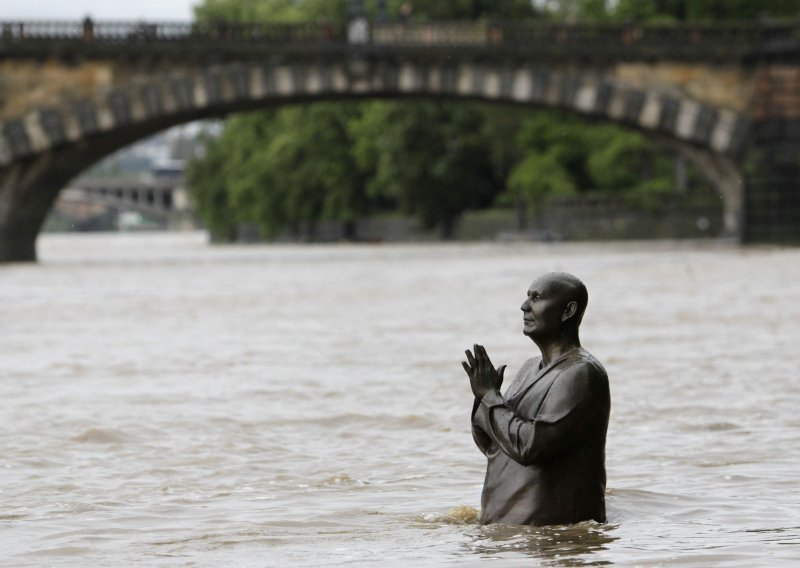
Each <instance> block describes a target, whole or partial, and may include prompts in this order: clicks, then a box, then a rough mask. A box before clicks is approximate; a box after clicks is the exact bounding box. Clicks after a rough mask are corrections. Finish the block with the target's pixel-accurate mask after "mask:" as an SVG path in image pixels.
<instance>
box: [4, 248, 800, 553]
mask: <svg viewBox="0 0 800 568" xmlns="http://www.w3.org/2000/svg"><path fill="white" fill-rule="evenodd" d="M40 250H41V256H42V262H41V263H40V264H39V265H35V266H23V265H16V266H5V267H0V301H1V302H2V303H1V304H0V330H2V342H0V565H3V566H15V567H16V566H134V565H135V566H151V565H152V566H248V567H249V566H254V567H256V566H301V567H303V566H398V567H399V566H448V565H453V566H483V565H486V564H490V565H492V566H600V565H611V564H615V565H622V566H797V565H800V410H798V409H800V349H798V347H797V344H798V340H800V250H798V249H782V248H747V249H739V248H736V247H735V246H732V245H728V244H720V243H706V244H698V243H643V244H638V243H633V244H631V243H628V244H622V243H606V244H554V245H541V244H513V245H501V244H474V245H399V246H398V245H392V246H381V245H369V246H368V245H364V246H351V245H341V246H340V245H333V246H310V247H305V246H274V247H245V248H234V247H222V248H209V247H207V246H206V245H205V239H204V237H203V235H199V234H189V235H119V236H47V237H43V238H42V240H41V243H40ZM549 270H568V271H572V272H575V273H576V274H578V275H579V276H581V277H582V278H583V279H584V280H585V281H586V283H587V285H588V286H589V291H590V296H591V299H590V304H589V310H588V312H587V315H586V318H585V320H584V326H583V343H584V345H585V346H586V347H587V348H588V349H589V350H591V351H592V352H594V353H595V355H597V356H598V357H599V358H600V359H601V360H602V361H604V362H605V364H606V366H607V369H608V371H609V375H610V377H611V388H612V399H613V402H612V404H613V409H612V421H611V426H610V430H609V441H608V451H607V454H608V474H609V490H608V508H609V521H610V522H609V523H608V524H607V525H597V524H594V523H585V524H581V525H577V526H572V527H553V528H546V529H535V528H520V527H504V526H491V527H481V526H479V525H477V524H476V523H475V521H474V517H475V508H476V507H478V504H479V497H480V488H481V483H482V476H483V468H484V462H483V457H482V456H481V454H480V453H478V451H477V449H476V448H475V447H474V446H473V443H472V440H471V438H470V434H469V422H468V418H469V410H470V407H471V397H470V392H469V388H468V385H467V382H466V378H465V376H464V375H463V371H462V369H461V368H460V364H459V362H460V360H461V357H462V354H463V350H464V349H465V348H466V347H468V346H470V345H471V344H472V343H473V342H476V341H479V342H483V343H484V344H485V345H486V347H487V349H488V350H489V353H490V354H491V355H492V356H493V359H494V361H495V362H496V363H497V364H500V363H503V362H507V363H508V364H509V373H507V374H508V375H511V373H513V372H515V371H516V369H517V368H518V367H519V365H520V364H521V363H522V362H523V361H524V360H525V359H526V358H527V357H529V356H531V354H533V352H534V351H533V349H534V345H533V344H532V343H530V342H529V341H528V340H527V339H526V338H525V337H523V336H522V335H521V333H520V331H521V312H520V311H519V304H520V303H521V301H522V299H523V294H524V292H525V290H526V288H527V286H528V284H529V282H530V280H531V279H532V278H533V277H534V276H536V275H537V274H539V273H542V272H545V271H549Z"/></svg>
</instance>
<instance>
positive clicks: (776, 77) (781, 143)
mask: <svg viewBox="0 0 800 568" xmlns="http://www.w3.org/2000/svg"><path fill="white" fill-rule="evenodd" d="M754 101H755V105H754V109H753V114H752V120H753V124H752V126H751V133H752V134H751V143H750V150H749V153H748V156H747V158H748V159H747V163H746V170H747V193H746V199H745V206H746V207H745V211H746V215H745V218H744V240H745V241H747V242H776V243H800V67H798V66H797V64H796V62H793V61H789V62H781V61H772V62H769V63H765V64H763V65H762V66H761V67H760V68H759V69H758V71H757V73H756V84H755V97H754Z"/></svg>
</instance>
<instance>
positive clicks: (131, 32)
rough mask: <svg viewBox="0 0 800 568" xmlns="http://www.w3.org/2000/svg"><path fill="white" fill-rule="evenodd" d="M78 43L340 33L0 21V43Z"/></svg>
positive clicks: (306, 28)
mask: <svg viewBox="0 0 800 568" xmlns="http://www.w3.org/2000/svg"><path fill="white" fill-rule="evenodd" d="M46 40H80V41H83V42H99V43H112V44H136V43H162V42H191V41H196V42H203V41H231V42H259V43H287V42H298V43H303V42H332V41H343V40H344V30H343V29H341V26H336V25H333V24H331V23H328V22H313V23H303V24H246V23H234V22H225V21H220V22H202V23H186V22H166V23H165V22H92V21H91V20H84V21H83V22H57V21H52V22H51V21H31V22H0V43H21V42H25V41H46Z"/></svg>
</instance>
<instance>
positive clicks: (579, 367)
mask: <svg viewBox="0 0 800 568" xmlns="http://www.w3.org/2000/svg"><path fill="white" fill-rule="evenodd" d="M564 374H565V375H567V376H572V377H574V378H576V379H578V380H580V379H590V380H592V381H600V382H601V383H605V384H608V373H607V372H606V369H605V367H603V364H602V363H601V362H600V361H599V360H598V359H597V358H596V357H595V356H594V355H592V354H591V353H589V352H588V351H586V350H585V349H583V348H581V349H579V350H578V352H577V353H576V354H575V355H574V356H572V357H570V365H569V367H568V368H567V369H565V372H564Z"/></svg>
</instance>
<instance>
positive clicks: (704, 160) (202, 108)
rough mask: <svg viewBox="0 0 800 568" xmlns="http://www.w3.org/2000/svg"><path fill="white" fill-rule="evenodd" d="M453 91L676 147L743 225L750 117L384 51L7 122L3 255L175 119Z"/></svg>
mask: <svg viewBox="0 0 800 568" xmlns="http://www.w3.org/2000/svg"><path fill="white" fill-rule="evenodd" d="M431 97H433V98H451V99H468V100H482V101H489V102H497V103H512V104H519V105H527V106H533V107H538V108H550V109H559V110H567V111H571V112H575V113H577V114H580V115H584V116H586V117H588V118H591V119H596V120H603V121H610V122H614V123H618V124H621V125H624V126H627V127H629V128H634V129H637V130H640V131H642V132H644V133H647V134H648V135H650V136H653V137H654V138H656V139H659V140H661V141H664V142H666V143H667V144H671V145H673V146H675V147H676V148H678V149H679V151H681V153H683V154H684V155H686V156H687V157H688V158H689V159H690V160H692V161H693V162H694V163H695V164H697V165H699V166H700V168H701V169H702V170H703V171H704V172H705V173H706V175H707V176H708V177H709V179H711V180H712V181H713V182H714V183H715V184H716V185H717V187H718V189H719V191H720V193H721V195H722V196H723V208H724V217H725V230H726V232H727V233H728V234H730V235H737V236H738V235H739V232H740V230H741V224H740V218H741V214H742V202H743V183H742V181H741V172H740V171H739V167H738V165H737V160H738V158H739V156H741V154H742V153H743V151H744V145H745V142H746V139H747V131H748V121H747V119H746V117H744V116H742V115H740V114H738V113H736V112H734V111H733V110H730V109H724V108H717V107H713V106H710V105H708V104H705V103H703V102H701V101H697V100H694V99H692V98H690V97H687V96H685V95H684V94H682V93H680V92H677V91H676V92H667V91H663V90H656V89H651V90H648V89H637V88H634V87H631V86H629V85H625V84H621V83H619V82H617V81H614V80H611V79H609V78H608V77H605V76H604V75H603V73H602V72H601V71H597V70H582V69H580V68H574V69H565V70H556V69H554V68H552V67H547V66H540V65H534V64H529V63H518V64H504V65H501V66H498V65H491V64H485V63H481V62H470V61H466V62H461V63H452V62H451V61H449V60H446V59H445V60H442V61H438V62H432V61H423V62H415V61H410V60H402V61H401V60H391V59H386V60H379V59H375V58H373V59H371V60H368V59H366V58H359V57H357V56H354V57H352V58H350V59H349V60H345V61H341V60H337V61H334V62H324V63H313V64H303V63H293V64H285V63H284V64H281V63H277V64H258V63H249V64H245V63H236V64H227V65H216V66H211V67H208V68H206V69H203V70H199V71H195V72H184V73H177V74H172V73H170V74H167V73H165V74H161V75H156V76H154V77H153V78H152V79H150V80H147V81H141V82H135V83H131V84H129V85H127V86H124V87H121V88H118V89H115V90H112V91H110V92H108V93H105V94H103V95H99V96H96V97H94V98H91V99H83V100H78V101H74V102H72V103H71V104H67V105H64V106H61V107H58V108H47V109H39V110H36V111H33V112H30V113H28V114H26V115H25V116H22V117H20V118H18V119H12V120H7V121H6V122H5V123H3V124H0V261H9V260H11V261H14V260H18V261H25V260H34V259H35V256H36V252H35V240H36V237H37V235H38V232H39V229H40V227H41V225H42V223H43V221H44V219H45V217H46V215H47V213H48V211H49V210H50V208H51V207H52V204H53V202H54V201H55V199H56V197H57V196H58V193H59V191H60V190H61V189H62V188H63V187H64V186H65V185H66V184H67V183H68V182H69V180H70V179H72V178H73V177H75V176H76V175H78V174H79V173H80V172H81V171H83V170H84V169H86V168H87V167H89V166H90V165H91V164H93V163H94V162H96V161H97V160H99V159H101V158H102V157H104V156H106V155H108V154H110V153H112V152H114V151H116V150H118V149H120V148H122V147H124V146H127V145H128V144H130V143H132V142H134V141H136V140H138V139H140V138H143V137H146V136H148V135H151V134H154V133H156V132H158V131H161V130H164V129H166V128H169V127H171V126H174V125H177V124H181V123H185V122H188V121H192V120H197V119H201V118H208V117H215V116H224V115H226V114H229V113H232V112H240V111H246V110H253V109H257V108H263V107H264V106H270V105H282V104H288V103H297V102H306V101H317V100H326V99H346V98H431Z"/></svg>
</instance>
